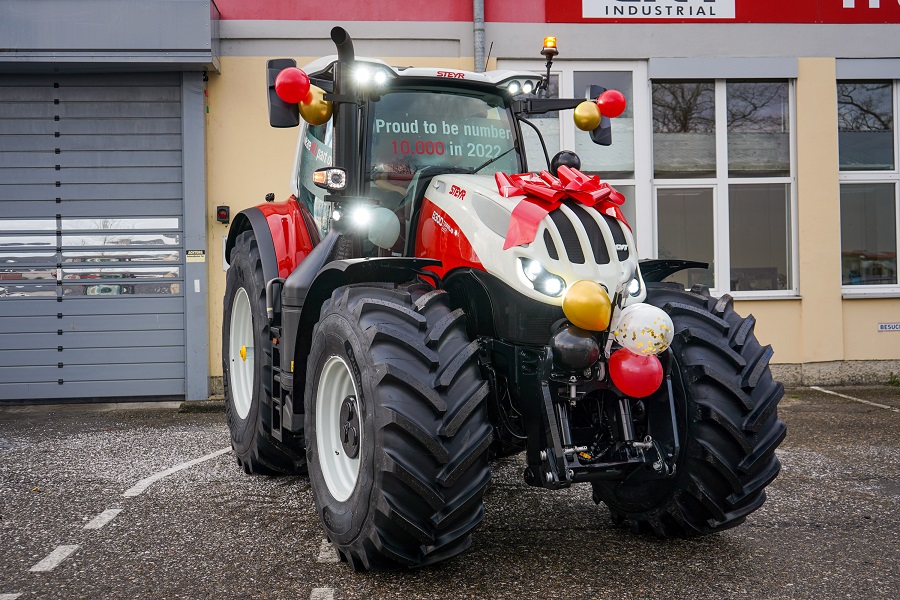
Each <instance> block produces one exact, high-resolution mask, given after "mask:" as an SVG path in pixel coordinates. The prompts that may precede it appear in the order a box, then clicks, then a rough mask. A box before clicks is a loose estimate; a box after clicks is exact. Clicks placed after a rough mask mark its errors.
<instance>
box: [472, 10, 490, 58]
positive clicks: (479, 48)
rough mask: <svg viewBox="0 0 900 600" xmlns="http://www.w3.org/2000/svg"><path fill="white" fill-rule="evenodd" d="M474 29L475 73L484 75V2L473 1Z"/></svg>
mask: <svg viewBox="0 0 900 600" xmlns="http://www.w3.org/2000/svg"><path fill="white" fill-rule="evenodd" d="M472 4H473V8H474V17H473V19H472V20H473V25H474V29H475V72H476V73H484V68H485V67H486V66H487V65H485V64H484V0H473V3H472Z"/></svg>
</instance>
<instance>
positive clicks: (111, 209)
mask: <svg viewBox="0 0 900 600" xmlns="http://www.w3.org/2000/svg"><path fill="white" fill-rule="evenodd" d="M0 179H3V174H2V173H0ZM181 205H182V202H181V199H180V198H177V199H169V200H160V199H152V200H147V201H145V202H133V203H128V204H126V203H123V202H119V201H117V200H66V201H65V202H60V203H59V204H56V203H55V202H47V201H46V200H45V201H40V200H30V201H21V200H20V201H17V202H4V203H3V204H2V205H0V216H2V217H8V218H12V217H44V218H53V217H54V216H55V215H62V217H63V218H65V217H105V216H107V215H110V214H113V213H115V214H116V215H118V216H120V217H125V216H132V215H133V216H142V217H154V216H160V217H162V216H168V215H175V214H178V213H179V212H180V211H181ZM0 229H2V224H0ZM2 251H3V249H2V248H0V252H2Z"/></svg>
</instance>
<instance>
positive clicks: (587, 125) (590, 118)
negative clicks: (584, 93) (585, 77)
mask: <svg viewBox="0 0 900 600" xmlns="http://www.w3.org/2000/svg"><path fill="white" fill-rule="evenodd" d="M599 124H600V109H599V108H597V103H596V102H594V101H592V100H585V101H584V102H582V103H581V104H579V105H578V106H576V107H575V127H577V128H578V129H580V130H582V131H593V130H594V129H597V125H599Z"/></svg>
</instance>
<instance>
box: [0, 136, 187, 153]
mask: <svg viewBox="0 0 900 600" xmlns="http://www.w3.org/2000/svg"><path fill="white" fill-rule="evenodd" d="M180 144H181V136H179V135H151V136H146V137H144V139H140V137H139V135H65V136H63V135H60V136H59V137H56V136H55V134H50V135H43V136H26V135H4V136H0V152H56V149H57V148H59V149H60V151H69V152H71V151H82V152H83V151H92V150H116V151H128V150H145V151H146V150H170V151H173V150H179V149H180V148H179V145H180Z"/></svg>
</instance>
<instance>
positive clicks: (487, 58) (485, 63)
mask: <svg viewBox="0 0 900 600" xmlns="http://www.w3.org/2000/svg"><path fill="white" fill-rule="evenodd" d="M493 49H494V42H491V45H490V47H489V48H488V53H487V56H485V57H484V70H485V71H487V66H488V61H489V60H491V50H493Z"/></svg>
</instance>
